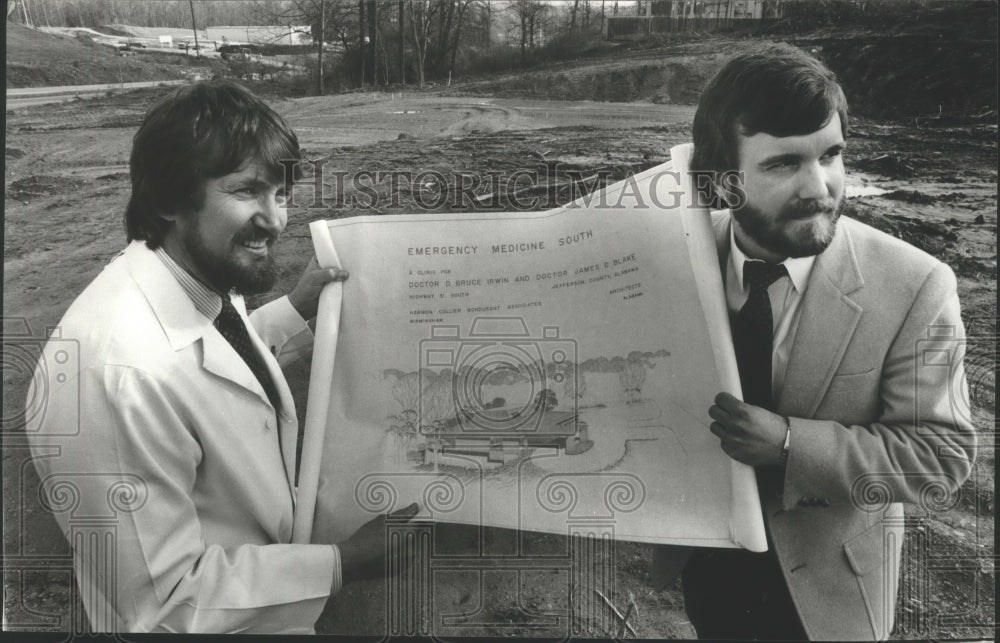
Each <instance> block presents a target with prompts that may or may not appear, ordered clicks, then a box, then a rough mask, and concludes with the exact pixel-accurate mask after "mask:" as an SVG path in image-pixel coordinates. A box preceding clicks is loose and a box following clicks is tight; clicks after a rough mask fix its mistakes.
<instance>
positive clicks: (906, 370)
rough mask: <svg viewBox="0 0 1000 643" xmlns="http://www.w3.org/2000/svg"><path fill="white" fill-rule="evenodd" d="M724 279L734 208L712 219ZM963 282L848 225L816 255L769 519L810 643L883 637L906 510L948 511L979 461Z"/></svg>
mask: <svg viewBox="0 0 1000 643" xmlns="http://www.w3.org/2000/svg"><path fill="white" fill-rule="evenodd" d="M712 223H713V227H714V228H715V231H716V240H717V244H718V249H719V255H720V261H721V265H720V269H722V270H723V274H725V269H724V267H725V264H726V261H728V253H729V229H730V225H731V221H730V216H729V214H728V212H724V213H715V214H713V221H712ZM964 354H965V342H964V331H963V327H962V321H961V317H960V315H959V302H958V295H957V292H956V283H955V277H954V275H953V273H952V271H951V269H949V268H948V266H946V265H945V264H943V263H941V262H940V261H938V260H936V259H934V258H933V257H931V256H929V255H927V254H925V253H924V252H921V251H920V250H917V249H916V248H914V247H913V246H910V245H908V244H906V243H904V242H902V241H900V240H898V239H895V238H893V237H890V236H888V235H886V234H884V233H882V232H879V231H877V230H875V229H874V228H871V227H869V226H866V225H864V224H862V223H859V222H858V221H854V220H852V219H849V218H846V217H844V218H841V220H840V222H839V224H838V226H837V234H836V236H835V237H834V240H833V243H832V244H831V245H830V247H829V248H827V249H826V250H825V251H824V252H823V253H821V254H820V255H818V256H817V258H816V263H815V264H814V267H813V270H812V273H811V275H810V278H809V283H808V286H807V289H806V293H805V298H804V300H803V302H802V316H801V320H800V322H799V326H798V330H797V332H796V335H795V339H794V343H793V347H792V352H791V356H790V361H789V364H788V368H787V371H786V375H785V380H784V385H783V386H782V388H781V390H780V392H779V393H778V395H777V400H776V402H777V409H776V410H777V412H778V413H780V414H781V415H784V416H787V417H789V418H790V424H791V443H790V455H789V458H788V464H787V467H786V470H785V478H784V484H783V488H770V489H769V488H764V489H762V490H761V497H762V503H763V511H764V518H765V520H766V521H767V525H768V527H769V528H770V531H771V534H772V537H773V541H774V549H775V552H776V554H777V556H778V560H779V561H780V564H781V568H782V571H783V573H784V576H785V579H786V581H787V583H788V587H789V590H790V592H791V596H792V599H793V600H794V602H795V605H796V607H797V608H798V611H799V614H800V616H801V619H802V623H803V625H804V626H805V630H806V632H807V634H808V635H809V636H810V638H812V639H824V640H832V639H850V640H864V639H869V640H870V639H882V638H885V637H887V636H888V634H889V632H890V630H891V629H892V624H893V613H894V609H895V602H896V592H897V585H898V580H899V569H900V549H901V546H902V542H903V506H902V504H901V503H918V504H920V505H923V506H924V507H925V508H928V509H931V510H936V509H941V508H944V506H946V505H947V503H948V502H950V500H949V499H948V494H949V493H951V492H954V491H956V490H957V489H958V487H959V485H960V484H961V483H962V482H963V481H964V480H965V479H966V478H967V477H968V476H969V473H970V471H971V464H972V461H973V459H974V457H975V448H976V439H975V429H974V427H973V426H972V424H971V422H970V415H969V406H968V393H967V391H966V388H965V383H964V370H963V368H964V367H963V364H962V360H963V357H964Z"/></svg>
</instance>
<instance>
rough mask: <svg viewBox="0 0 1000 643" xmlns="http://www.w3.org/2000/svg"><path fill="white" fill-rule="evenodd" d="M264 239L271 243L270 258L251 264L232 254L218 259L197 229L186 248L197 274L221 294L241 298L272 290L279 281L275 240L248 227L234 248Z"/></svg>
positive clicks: (234, 243)
mask: <svg viewBox="0 0 1000 643" xmlns="http://www.w3.org/2000/svg"><path fill="white" fill-rule="evenodd" d="M263 238H266V239H267V240H268V253H267V255H265V256H263V257H259V258H253V259H251V260H250V262H249V263H244V262H240V261H238V260H237V258H236V257H235V256H234V255H233V253H232V252H230V253H229V254H226V255H225V256H217V255H216V254H214V253H213V252H212V251H211V250H209V249H208V248H206V247H205V245H204V244H203V243H202V241H201V237H200V236H199V235H198V234H197V230H194V229H189V232H188V235H187V238H186V239H185V240H184V244H185V246H186V247H187V249H188V253H189V255H190V257H191V260H192V261H193V262H194V264H195V267H196V268H197V269H198V271H199V272H200V273H201V274H203V275H205V277H206V278H207V279H211V280H212V283H213V284H214V285H215V286H216V287H218V288H220V290H222V291H224V292H228V291H230V290H234V291H236V293H237V294H239V295H256V294H260V293H263V292H267V291H268V290H270V289H271V288H272V287H273V286H274V284H275V282H276V281H277V280H278V266H277V265H276V264H275V263H274V256H273V255H272V254H271V252H270V247H271V246H272V245H273V243H274V237H273V236H272V235H270V234H269V233H267V232H264V231H262V230H259V229H257V227H256V226H254V225H253V224H252V223H248V224H247V226H246V227H245V228H243V230H241V231H240V232H239V233H238V234H237V235H236V236H235V237H234V238H233V240H232V244H231V245H232V247H234V248H235V247H239V246H242V244H243V242H245V241H248V240H253V239H263Z"/></svg>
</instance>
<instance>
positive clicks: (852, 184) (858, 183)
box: [844, 172, 891, 199]
mask: <svg viewBox="0 0 1000 643" xmlns="http://www.w3.org/2000/svg"><path fill="white" fill-rule="evenodd" d="M882 185H885V183H883V184H882ZM887 192H891V190H888V189H886V188H882V187H879V186H878V185H873V184H872V183H871V182H870V179H868V178H867V177H866V176H865V175H864V174H862V173H860V172H852V173H850V174H848V175H847V184H846V185H845V186H844V196H846V197H847V198H848V199H850V198H853V197H858V196H879V195H882V194H886V193H887Z"/></svg>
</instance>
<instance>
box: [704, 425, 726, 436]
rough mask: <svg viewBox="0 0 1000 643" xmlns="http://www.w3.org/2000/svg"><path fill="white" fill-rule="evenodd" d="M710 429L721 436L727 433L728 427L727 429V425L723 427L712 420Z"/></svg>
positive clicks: (713, 433) (715, 434)
mask: <svg viewBox="0 0 1000 643" xmlns="http://www.w3.org/2000/svg"><path fill="white" fill-rule="evenodd" d="M708 430H709V431H711V432H712V435H714V436H717V437H720V438H722V437H725V435H726V429H725V427H723V426H722V425H721V424H719V423H718V422H712V423H711V424H710V425H709V426H708Z"/></svg>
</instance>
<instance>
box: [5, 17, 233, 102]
mask: <svg viewBox="0 0 1000 643" xmlns="http://www.w3.org/2000/svg"><path fill="white" fill-rule="evenodd" d="M221 65H222V63H221V61H218V60H215V61H209V60H206V59H199V58H194V57H187V56H184V55H182V54H153V53H145V52H144V53H142V54H140V55H135V56H121V55H119V54H118V52H116V51H114V50H113V49H111V48H110V47H107V46H105V45H99V44H96V43H94V42H92V41H90V40H88V39H86V38H71V37H67V36H57V35H54V34H49V33H44V32H42V31H38V30H35V29H29V28H27V27H24V26H22V25H19V24H16V23H12V22H9V21H8V22H7V66H6V73H7V87H8V88H12V87H47V86H52V85H90V84H102V83H121V82H133V81H141V80H170V79H176V78H185V77H189V76H191V75H193V74H196V73H197V74H201V75H202V76H205V75H211V74H212V73H213V71H214V70H215V69H218V68H221Z"/></svg>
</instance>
